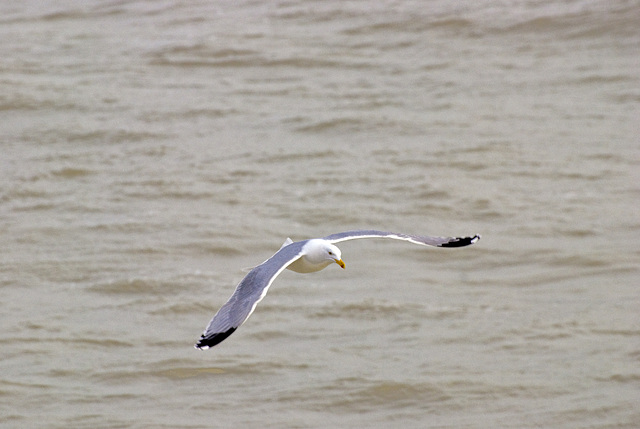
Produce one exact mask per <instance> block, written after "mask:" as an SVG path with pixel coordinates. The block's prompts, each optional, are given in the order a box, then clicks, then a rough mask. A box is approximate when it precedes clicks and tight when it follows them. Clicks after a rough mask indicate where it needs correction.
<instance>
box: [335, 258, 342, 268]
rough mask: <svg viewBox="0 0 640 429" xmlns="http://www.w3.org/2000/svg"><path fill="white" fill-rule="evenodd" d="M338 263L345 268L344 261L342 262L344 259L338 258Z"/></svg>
mask: <svg viewBox="0 0 640 429" xmlns="http://www.w3.org/2000/svg"><path fill="white" fill-rule="evenodd" d="M336 264H338V265H340V266H341V267H342V269H343V270H344V262H342V259H336Z"/></svg>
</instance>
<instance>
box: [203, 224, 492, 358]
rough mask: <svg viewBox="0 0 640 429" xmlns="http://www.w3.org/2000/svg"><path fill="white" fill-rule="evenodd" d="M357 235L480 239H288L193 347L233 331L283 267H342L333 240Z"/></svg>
mask: <svg viewBox="0 0 640 429" xmlns="http://www.w3.org/2000/svg"><path fill="white" fill-rule="evenodd" d="M358 238H392V239H395V240H404V241H408V242H410V243H414V244H420V245H422V246H434V247H464V246H469V245H471V244H474V243H476V242H477V241H478V240H480V235H477V234H476V235H474V236H472V237H446V238H445V237H430V236H419V235H407V234H399V233H395V232H386V231H376V230H358V231H346V232H339V233H336V234H331V235H328V236H326V237H323V238H312V239H309V240H302V241H296V242H294V241H293V240H291V239H290V238H287V240H286V241H285V242H284V244H283V245H282V247H280V250H278V251H277V252H276V253H274V255H273V256H272V257H270V258H269V259H267V260H266V261H264V262H263V263H262V264H260V265H258V266H257V267H255V268H253V269H252V270H251V271H249V273H248V274H247V275H246V276H245V278H243V279H242V281H240V283H238V286H237V287H236V290H235V291H234V292H233V295H231V298H229V300H228V301H227V302H226V303H225V304H224V305H223V306H222V307H221V308H220V310H218V312H217V313H216V314H215V316H213V318H212V319H211V321H210V322H209V324H208V325H207V328H206V329H205V330H204V332H203V334H202V336H201V337H200V340H199V341H198V343H197V344H196V345H195V348H196V349H200V350H206V349H208V348H211V347H213V346H215V345H216V344H219V343H221V342H222V341H224V340H225V339H226V338H227V337H229V335H231V334H233V333H234V332H235V331H236V329H238V328H239V327H240V325H242V324H243V323H244V322H246V320H247V319H248V318H249V316H251V314H252V313H253V311H254V310H255V309H256V306H257V305H258V303H259V302H260V301H262V298H264V296H265V295H266V294H267V291H268V290H269V287H270V286H271V283H273V281H274V280H275V278H276V277H277V276H278V274H280V273H281V272H282V271H284V269H285V268H287V269H289V270H292V271H295V272H297V273H313V272H315V271H320V270H322V269H323V268H325V267H327V266H328V265H330V264H333V263H336V264H338V265H339V266H340V267H342V268H343V269H344V268H345V263H344V262H343V261H342V252H341V251H340V249H338V247H336V246H335V243H339V242H341V241H347V240H355V239H358Z"/></svg>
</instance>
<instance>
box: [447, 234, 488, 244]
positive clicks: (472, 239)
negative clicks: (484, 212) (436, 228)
mask: <svg viewBox="0 0 640 429" xmlns="http://www.w3.org/2000/svg"><path fill="white" fill-rule="evenodd" d="M478 240H480V234H476V235H474V236H473V237H456V238H452V239H451V241H449V242H448V243H443V244H441V245H440V246H439V247H464V246H470V245H472V244H474V243H475V242H477V241H478Z"/></svg>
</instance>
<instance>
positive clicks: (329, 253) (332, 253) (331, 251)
mask: <svg viewBox="0 0 640 429" xmlns="http://www.w3.org/2000/svg"><path fill="white" fill-rule="evenodd" d="M324 251H325V255H326V258H327V259H331V260H333V261H334V262H335V263H336V264H338V265H340V267H342V269H344V267H345V265H344V262H342V252H341V251H340V249H338V248H337V247H336V246H334V245H333V244H331V243H327V245H326V246H325V248H324Z"/></svg>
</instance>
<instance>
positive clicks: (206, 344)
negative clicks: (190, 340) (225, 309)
mask: <svg viewBox="0 0 640 429" xmlns="http://www.w3.org/2000/svg"><path fill="white" fill-rule="evenodd" d="M236 329H237V328H229V330H228V331H225V332H218V333H216V334H213V335H211V336H209V337H205V336H204V335H202V337H201V338H200V340H199V341H198V343H197V344H196V345H195V346H194V347H195V348H196V349H200V350H207V349H208V348H211V347H213V346H215V345H216V344H220V343H221V342H223V341H224V340H225V339H226V338H227V337H228V336H229V335H231V334H233V333H234V332H235V330H236Z"/></svg>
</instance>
